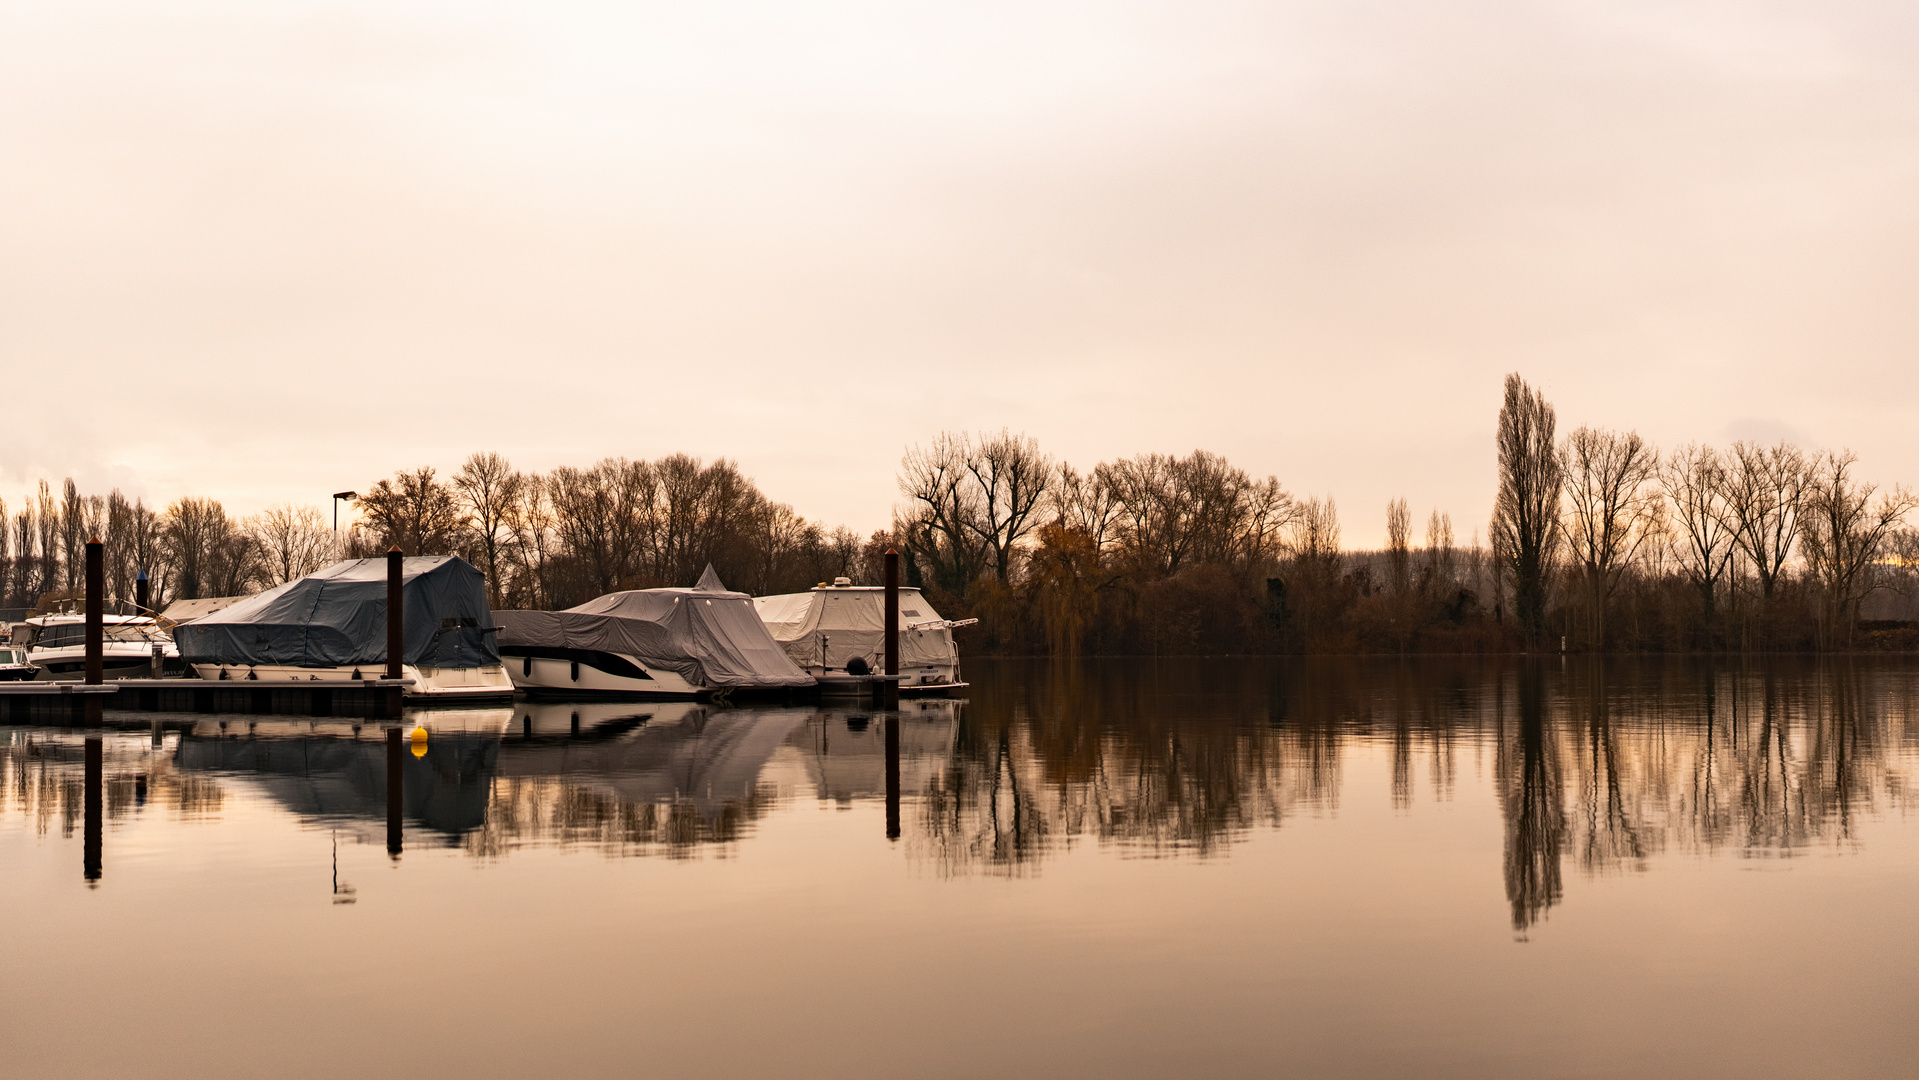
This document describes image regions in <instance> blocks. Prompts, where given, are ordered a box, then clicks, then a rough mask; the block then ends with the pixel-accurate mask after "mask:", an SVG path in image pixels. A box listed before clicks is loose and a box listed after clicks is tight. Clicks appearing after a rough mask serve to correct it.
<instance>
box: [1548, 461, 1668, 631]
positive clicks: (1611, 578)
mask: <svg viewBox="0 0 1919 1080" xmlns="http://www.w3.org/2000/svg"><path fill="white" fill-rule="evenodd" d="M1658 462H1659V457H1658V454H1657V453H1656V452H1655V451H1653V450H1652V449H1651V448H1650V447H1648V446H1647V445H1646V444H1645V441H1644V440H1643V439H1641V438H1640V437H1639V434H1638V433H1637V432H1631V431H1627V432H1618V431H1601V430H1599V429H1597V428H1588V427H1582V428H1580V429H1579V430H1577V431H1575V432H1573V433H1572V434H1571V435H1569V436H1567V437H1566V444H1565V446H1564V447H1563V448H1562V449H1561V451H1560V472H1561V474H1562V475H1563V476H1564V477H1565V488H1566V494H1567V501H1568V502H1569V503H1570V506H1569V511H1570V512H1569V513H1568V515H1567V520H1566V524H1565V533H1566V537H1567V540H1568V542H1569V546H1570V548H1571V551H1572V557H1573V560H1574V562H1575V563H1576V564H1577V565H1578V567H1579V572H1580V576H1581V578H1582V579H1583V580H1584V583H1585V586H1586V602H1587V605H1588V617H1589V618H1590V619H1591V628H1592V641H1593V647H1594V648H1598V649H1604V648H1605V647H1606V605H1607V601H1609V600H1610V599H1611V598H1612V593H1613V589H1614V588H1615V587H1617V585H1618V584H1619V576H1620V573H1621V571H1623V570H1624V569H1625V568H1626V566H1627V565H1629V564H1630V563H1631V562H1632V560H1633V559H1634V558H1635V557H1636V556H1637V555H1638V553H1639V549H1640V547H1641V545H1643V544H1644V543H1645V541H1646V538H1647V536H1648V535H1649V534H1650V530H1649V528H1648V526H1649V525H1650V524H1651V523H1652V522H1653V521H1654V520H1655V517H1656V514H1657V511H1658V500H1659V498H1660V497H1661V494H1660V491H1659V488H1658V487H1657V486H1656V485H1654V484H1653V482H1652V481H1653V478H1654V476H1655V475H1656V473H1657V468H1658Z"/></svg>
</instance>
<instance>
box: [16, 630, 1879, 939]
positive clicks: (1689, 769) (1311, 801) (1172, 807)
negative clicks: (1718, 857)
mask: <svg viewBox="0 0 1919 1080" xmlns="http://www.w3.org/2000/svg"><path fill="white" fill-rule="evenodd" d="M973 670H974V673H975V676H976V678H975V680H974V695H975V696H974V697H973V698H972V699H971V700H970V701H969V702H966V703H959V702H946V701H933V702H908V703H906V704H905V706H904V707H903V708H902V710H901V711H900V713H899V714H898V717H897V719H893V718H891V717H889V716H888V715H887V714H884V713H876V712H874V711H872V710H859V709H820V708H764V709H761V708H751V709H731V708H718V707H714V706H708V705H697V704H686V703H648V704H634V703H627V704H610V705H609V704H522V705H519V706H516V707H514V708H512V709H505V708H502V709H482V710H450V711H444V712H418V713H412V714H409V716H408V718H407V720H406V722H405V724H404V725H402V727H403V728H405V729H411V728H412V727H413V726H415V725H420V726H424V727H427V728H429V729H431V733H432V734H431V738H430V739H426V740H418V741H414V740H405V739H402V737H401V730H400V729H394V730H391V731H389V729H388V728H386V727H383V726H381V725H379V724H367V725H359V724H355V723H354V722H353V721H350V720H344V719H342V720H334V719H318V718H315V719H305V718H290V717H261V718H246V717H228V718H224V719H218V718H206V717H179V718H175V719H174V720H173V721H170V723H177V724H185V725H187V726H186V727H185V729H184V730H182V729H181V728H179V727H170V728H169V729H168V731H167V733H166V734H165V736H164V737H161V735H160V730H161V729H160V728H159V727H158V726H157V725H156V726H155V727H153V728H152V740H151V741H149V738H148V736H147V733H146V731H145V730H142V731H139V732H114V733H109V734H107V735H106V736H105V737H104V740H99V739H95V740H88V739H85V738H84V737H83V736H82V735H81V734H80V733H77V732H66V731H54V730H45V729H32V728H12V729H0V806H4V810H5V813H6V815H8V816H14V817H17V818H19V819H21V820H23V821H25V822H28V823H31V826H32V827H33V828H34V829H37V830H38V831H39V832H40V833H41V834H43V835H44V834H46V833H48V832H49V831H50V830H55V829H57V830H58V832H59V833H60V834H61V835H71V833H72V832H73V831H74V830H75V829H76V828H80V829H81V830H82V832H83V845H82V846H83V855H82V858H83V870H84V873H85V874H86V875H87V876H88V877H89V878H90V879H97V878H99V877H100V875H101V873H102V867H103V852H102V836H103V829H104V828H105V827H107V826H110V825H111V823H113V822H115V821H116V820H120V819H124V818H126V817H128V816H129V815H133V814H137V813H141V812H149V813H150V812H154V811H159V812H164V813H168V814H172V815H176V816H179V817H183V818H188V819H195V818H202V819H212V818H217V816H218V815H219V813H220V810H221V807H222V806H223V801H224V800H225V799H227V798H228V797H229V793H230V792H232V791H234V790H235V789H236V788H239V787H244V788H246V789H248V790H249V791H251V792H255V793H258V794H259V795H260V796H262V797H264V799H266V800H267V801H268V802H270V803H271V804H273V805H277V806H278V807H280V808H282V809H284V810H285V811H286V812H288V813H290V814H292V815H294V816H295V817H297V818H299V819H301V820H303V821H306V822H309V823H312V824H314V825H316V826H319V825H324V826H325V827H327V828H330V829H334V830H337V831H338V832H340V833H344V834H346V835H347V836H348V837H349V838H352V839H358V840H360V841H362V842H367V843H378V842H379V838H380V832H379V825H380V824H381V823H384V824H386V826H387V829H386V836H385V839H386V841H387V843H388V846H389V849H390V850H392V851H394V852H395V854H396V855H397V853H398V852H399V850H400V848H401V846H402V845H403V843H404V842H405V841H408V840H411V841H413V842H415V843H416V844H419V843H425V844H427V845H429V846H442V847H452V848H456V849H458V850H461V851H464V852H466V853H467V854H469V855H471V856H474V857H478V858H482V859H497V858H502V857H506V856H508V855H509V854H510V853H511V852H512V851H513V850H514V849H515V848H516V847H520V846H525V845H581V846H591V847H596V848H599V849H602V850H603V851H605V852H606V853H608V854H611V855H652V854H661V855H667V856H670V857H686V856H691V855H696V854H699V853H702V852H706V851H711V852H714V853H716V854H720V855H725V854H727V853H729V852H730V851H731V850H733V847H734V845H737V844H738V843H740V842H741V841H743V840H745V839H746V838H747V837H749V836H750V835H751V834H752V832H753V829H754V827H755V824H756V823H757V822H758V821H760V820H761V819H763V818H764V817H766V816H767V815H768V814H770V813H773V812H775V811H776V810H777V809H778V808H780V807H781V806H783V805H786V804H787V803H789V802H791V801H793V800H796V799H813V800H818V801H820V802H827V803H833V804H837V805H841V806H851V805H854V804H856V803H873V804H883V807H884V821H885V826H884V828H885V836H886V838H888V839H898V840H900V841H901V842H902V844H903V848H904V850H905V852H906V854H907V856H908V857H909V858H911V859H913V860H916V861H919V862H922V863H925V864H928V865H930V866H932V867H933V868H934V869H935V870H936V871H937V872H938V873H939V874H941V875H947V876H951V875H964V874H975V873H986V874H998V875H1010V876H1019V875H1026V874H1031V873H1035V872H1037V871H1039V870H1040V869H1041V868H1043V866H1044V864H1045V861H1046V859H1047V857H1048V856H1049V855H1050V854H1052V853H1054V852H1057V851H1060V850H1063V849H1066V848H1069V847H1071V846H1072V845H1074V844H1077V843H1082V842H1089V843H1095V844H1100V845H1110V846H1115V847H1118V848H1121V849H1123V850H1125V851H1127V852H1130V853H1134V854H1143V855H1149V856H1162V857H1188V856H1190V857H1200V858H1204V857H1208V856H1211V855H1213V854H1215V853H1218V852H1222V851H1225V850H1227V849H1229V848H1230V847H1231V846H1232V845H1234V844H1235V843H1238V842H1240V841H1241V840H1243V839H1244V838H1245V837H1246V836H1248V835H1249V834H1250V833H1252V832H1253V831H1254V830H1258V829H1270V828H1280V827H1284V826H1285V824H1286V823H1287V822H1288V820H1289V819H1291V818H1292V817H1294V816H1295V815H1297V814H1301V813H1305V814H1309V815H1317V814H1327V813H1330V812H1332V811H1335V810H1337V809H1338V808H1339V805H1340V801H1341V799H1342V798H1347V799H1350V798H1353V797H1354V795H1353V794H1352V792H1346V791H1343V790H1342V789H1343V787H1344V786H1345V785H1346V783H1347V782H1348V775H1347V774H1348V773H1349V772H1353V770H1354V769H1355V768H1358V769H1359V772H1358V773H1355V775H1370V772H1369V770H1374V769H1379V770H1381V775H1380V778H1379V779H1380V781H1381V784H1382V788H1383V793H1382V794H1380V795H1378V796H1366V797H1378V798H1381V799H1382V800H1383V804H1389V805H1390V807H1391V809H1392V810H1393V811H1394V812H1396V813H1397V814H1401V815H1404V814H1414V813H1418V812H1419V810H1420V806H1421V803H1422V801H1424V802H1441V803H1443V802H1448V801H1450V800H1451V799H1452V798H1453V796H1454V789H1455V787H1456V785H1457V784H1458V777H1459V768H1460V762H1459V758H1460V757H1461V755H1469V756H1470V758H1471V761H1472V762H1474V763H1476V764H1469V766H1468V767H1469V768H1471V769H1474V770H1478V769H1481V768H1484V767H1485V765H1486V764H1487V763H1488V762H1489V763H1490V769H1489V771H1488V772H1486V773H1485V774H1484V775H1486V776H1487V779H1488V781H1489V783H1490V785H1491V788H1492V793H1493V795H1494V796H1495V799H1496V804H1497V807H1498V813H1499V815H1500V819H1501V821H1502V822H1503V829H1504V837H1503V850H1504V878H1505V891H1506V899H1507V901H1508V903H1509V904H1510V907H1511V919H1512V925H1513V927H1514V928H1515V930H1517V931H1519V932H1521V933H1522V934H1523V933H1525V932H1526V931H1528V929H1529V928H1531V927H1532V926H1533V925H1534V924H1535V923H1537V922H1538V921H1539V920H1541V919H1542V918H1544V917H1545V916H1546V915H1547V913H1548V912H1549V911H1550V910H1551V909H1552V908H1553V907H1554V906H1555V905H1556V904H1558V903H1560V902H1561V900H1562V897H1563V895H1564V892H1565V889H1566V883H1565V880H1564V874H1565V872H1566V869H1567V867H1568V866H1569V865H1570V867H1571V868H1572V869H1573V871H1575V872H1576V873H1578V874H1581V875H1586V876H1597V875H1606V874H1615V873H1631V872H1638V871H1642V870H1644V869H1645V868H1646V867H1647V866H1648V865H1649V864H1650V861H1651V860H1652V859H1653V858H1654V857H1656V856H1659V855H1661V854H1662V853H1669V852H1674V851H1678V852H1688V853H1711V852H1720V851H1728V852H1733V853H1736V854H1738V855H1740V856H1744V857H1767V858H1774V857H1789V856H1792V855H1793V854H1795V853H1796V852H1798V851H1800V850H1802V849H1804V848H1806V847H1807V846H1809V845H1815V844H1832V845H1838V846H1841V847H1845V846H1848V845H1850V844H1851V843H1853V837H1854V827H1855V824H1856V823H1857V822H1859V821H1861V820H1863V819H1864V818H1865V817H1868V816H1871V815H1875V814H1878V813H1881V812H1883V811H1885V810H1887V809H1897V808H1899V807H1900V806H1901V805H1902V800H1903V797H1904V792H1905V790H1906V785H1907V777H1908V773H1909V770H1910V767H1911V761H1912V751H1913V749H1914V743H1915V739H1914V728H1913V725H1912V723H1911V720H1910V718H1911V716H1912V704H1913V694H1914V686H1915V678H1914V676H1915V672H1914V671H1913V670H1911V668H1910V666H1909V665H1904V664H1899V663H1894V662H1882V663H1876V664H1875V663H1865V662H1859V663H1847V662H1843V661H1840V662H1833V663H1828V664H1823V665H1821V664H1815V663H1811V662H1806V663H1800V662H1796V661H1794V662H1775V663H1772V664H1769V665H1767V666H1763V667H1755V668H1727V667H1725V666H1723V665H1721V666H1714V665H1713V664H1711V663H1702V662H1691V661H1687V662H1657V663H1654V662H1648V663H1611V664H1607V663H1599V662H1594V661H1584V660H1582V661H1580V662H1577V663H1573V662H1565V661H1562V660H1561V659H1559V658H1556V657H1555V658H1549V659H1545V660H1533V661H1519V660H1512V661H1498V660H1468V661H1461V662H1443V661H1420V662H1416V663H1413V662H1390V661H1327V662H1312V663H1301V662H1277V661H1271V662H1262V661H1246V660H1182V661H1157V662H1155V661H1150V660H1145V661H1098V662H1089V663H1086V664H1083V665H1047V664H1044V663H1025V662H1007V661H1001V662H996V663H995V662H984V661H982V662H979V663H978V664H976V665H974V668H973ZM141 723H143V724H144V723H145V721H144V720H142V721H141ZM1355 763H1363V764H1355ZM1375 763H1377V764H1375ZM1474 775H1480V774H1479V773H1477V771H1475V773H1474ZM89 780H96V781H97V782H95V783H93V784H91V785H90V784H89ZM395 781H397V785H398V787H397V791H398V797H397V799H396V798H393V797H392V793H393V791H394V788H393V786H392V785H393V784H394V782H395ZM1356 790H1362V791H1363V790H1364V787H1363V785H1362V786H1360V787H1358V788H1356ZM89 791H92V792H94V793H95V795H94V798H95V799H97V802H96V801H92V800H90V799H89V796H88V792H89ZM390 811H397V812H398V813H397V816H390ZM408 830H410V831H411V833H412V835H406V831H408ZM879 831H880V827H879V825H878V824H877V822H876V824H875V825H874V840H875V841H879V840H880V837H879ZM109 846H110V844H109ZM104 857H105V859H106V861H111V852H110V851H108V852H106V853H105V856H104Z"/></svg>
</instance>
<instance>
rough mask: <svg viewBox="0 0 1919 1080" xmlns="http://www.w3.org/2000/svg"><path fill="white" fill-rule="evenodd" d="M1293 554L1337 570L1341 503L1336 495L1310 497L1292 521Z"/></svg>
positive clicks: (1304, 560)
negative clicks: (1336, 503) (1335, 499)
mask: <svg viewBox="0 0 1919 1080" xmlns="http://www.w3.org/2000/svg"><path fill="white" fill-rule="evenodd" d="M1291 532H1292V545H1291V546H1292V549H1293V557H1294V558H1296V559H1298V560H1300V561H1301V562H1302V563H1311V564H1315V565H1318V566H1319V567H1321V568H1323V569H1327V570H1329V571H1333V572H1336V571H1337V570H1338V568H1339V562H1340V558H1341V556H1340V552H1339V507H1338V506H1336V505H1334V503H1333V497H1332V496H1331V495H1328V496H1326V497H1325V498H1324V499H1307V500H1306V501H1305V502H1303V503H1300V504H1299V512H1298V513H1297V514H1295V515H1294V517H1293V521H1292V529H1291Z"/></svg>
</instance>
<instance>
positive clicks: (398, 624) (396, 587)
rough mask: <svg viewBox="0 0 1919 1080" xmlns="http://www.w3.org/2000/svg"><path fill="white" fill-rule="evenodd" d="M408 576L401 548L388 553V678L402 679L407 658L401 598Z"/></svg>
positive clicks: (404, 619)
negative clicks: (402, 663) (401, 671)
mask: <svg viewBox="0 0 1919 1080" xmlns="http://www.w3.org/2000/svg"><path fill="white" fill-rule="evenodd" d="M405 574H406V555H405V553H404V552H402V551H401V550H400V549H399V548H397V547H395V548H391V549H389V550H388V551H387V553H386V677H387V678H389V679H397V678H399V677H400V662H401V661H402V660H404V659H405V658H406V611H405V608H404V601H403V600H402V598H401V594H402V591H403V589H402V585H403V579H404V577H405Z"/></svg>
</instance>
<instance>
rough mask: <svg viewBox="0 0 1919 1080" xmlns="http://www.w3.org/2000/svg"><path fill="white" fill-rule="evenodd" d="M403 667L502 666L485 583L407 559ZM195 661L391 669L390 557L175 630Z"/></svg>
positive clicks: (467, 571) (450, 565)
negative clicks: (388, 621) (388, 663)
mask: <svg viewBox="0 0 1919 1080" xmlns="http://www.w3.org/2000/svg"><path fill="white" fill-rule="evenodd" d="M400 589H401V591H400V596H401V599H402V602H403V604H404V608H405V610H404V611H403V613H402V614H403V617H404V619H405V624H404V629H405V637H404V641H405V642H406V653H405V656H404V658H403V662H404V663H408V664H412V665H414V666H416V667H435V668H471V667H489V666H492V665H495V664H498V663H499V662H500V653H499V649H498V647H497V646H496V645H495V644H494V642H493V633H492V629H493V617H492V614H491V612H490V611H488V609H487V604H486V578H485V577H484V576H483V575H482V574H481V573H480V572H479V571H478V570H476V569H474V568H473V567H472V566H471V565H469V564H468V563H467V562H466V560H464V559H460V558H457V557H455V556H451V555H416V556H412V557H409V558H408V559H406V560H405V562H404V564H403V569H402V578H401V586H400ZM173 637H174V641H175V643H176V644H178V645H179V647H180V656H181V658H182V659H184V660H185V661H186V662H187V663H189V664H236V665H239V664H249V665H250V664H276V665H277V664H287V665H292V666H295V667H347V666H359V665H368V664H384V663H386V560H385V559H349V560H347V561H346V562H341V563H334V564H333V565H332V566H329V567H327V568H326V569H324V570H321V571H320V572H318V573H316V574H310V575H308V576H306V577H303V578H301V579H299V580H298V581H290V582H288V583H286V584H285V585H282V586H280V587H279V588H277V589H269V590H268V591H266V592H263V593H261V594H259V595H258V596H249V597H247V598H246V599H245V600H241V601H239V602H237V603H234V604H232V605H230V606H228V607H225V608H222V609H221V610H219V611H216V612H214V613H212V614H211V615H207V616H205V617H203V618H199V619H195V620H194V621H193V622H190V623H187V624H186V625H184V626H181V627H178V628H177V629H175V630H174V632H173Z"/></svg>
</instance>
